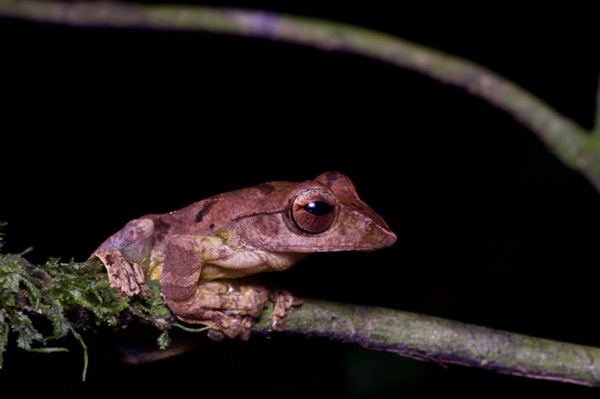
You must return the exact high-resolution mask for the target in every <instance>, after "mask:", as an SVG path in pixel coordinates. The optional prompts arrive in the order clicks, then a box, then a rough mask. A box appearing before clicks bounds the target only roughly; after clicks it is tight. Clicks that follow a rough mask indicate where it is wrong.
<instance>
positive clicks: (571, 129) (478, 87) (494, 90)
mask: <svg viewBox="0 0 600 399" xmlns="http://www.w3.org/2000/svg"><path fill="white" fill-rule="evenodd" d="M0 15H4V16H8V17H13V18H21V19H26V20H33V21H39V22H46V23H57V24H64V25H72V26H82V27H119V28H147V29H161V30H169V29H170V30H190V31H205V32H212V33H221V34H231V35H239V36H249V37H259V38H265V39H271V40H277V41H283V42H290V43H296V44H303V45H306V46H311V47H316V48H320V49H323V50H330V51H343V52H348V53H355V54H359V55H363V56H367V57H371V58H374V59H377V60H380V61H383V62H387V63H390V64H393V65H396V66H399V67H402V68H407V69H411V70H414V71H417V72H419V73H422V74H424V75H427V76H430V77H432V78H434V79H437V80H439V81H441V82H444V83H448V84H452V85H455V86H457V87H460V88H463V89H465V90H466V91H468V92H469V93H471V94H473V95H476V96H479V97H481V98H483V99H484V100H486V101H488V102H489V103H491V104H493V105H495V106H497V107H498V108H500V109H503V110H504V111H506V112H507V113H509V114H510V115H512V116H513V117H514V118H515V119H516V120H518V121H519V122H520V123H522V124H523V125H525V126H527V127H528V128H529V129H531V131H533V132H534V133H535V134H536V135H537V136H538V138H539V139H540V140H541V141H542V142H543V143H545V144H546V146H547V147H548V148H549V149H550V150H551V151H553V153H554V154H555V155H556V156H557V157H558V158H559V159H560V160H561V161H562V162H563V163H565V164H566V165H567V166H569V167H571V168H573V169H575V170H577V171H578V172H580V173H581V174H583V175H584V176H585V177H587V179H588V180H589V181H590V183H591V184H592V185H593V186H594V187H595V188H596V190H597V191H600V138H599V137H600V133H599V132H598V131H599V129H600V128H599V127H596V128H595V129H594V130H593V132H594V133H595V134H591V133H592V132H588V131H587V130H586V129H584V128H582V127H581V126H579V125H578V124H577V123H575V122H574V121H572V120H571V119H569V118H567V117H565V116H563V115H561V114H559V113H558V112H556V111H555V110H554V109H552V108H551V107H550V106H548V105H547V104H546V103H544V102H543V101H542V100H540V99H539V98H537V97H536V96H534V95H533V94H531V93H529V92H528V91H526V90H524V89H523V88H521V87H519V86H518V85H516V84H514V83H512V82H510V81H508V80H506V79H504V78H503V77H501V76H499V75H497V74H496V73H494V72H492V71H490V70H487V69H486V68H484V67H482V66H479V65H477V64H475V63H473V62H470V61H468V60H465V59H462V58H459V57H456V56H452V55H449V54H445V53H443V52H441V51H437V50H434V49H431V48H427V47H424V46H420V45H417V44H414V43H411V42H409V41H406V40H402V39H400V38H397V37H394V36H391V35H388V34H385V33H382V32H377V31H373V30H368V29H364V28H360V27H357V26H351V25H347V24H343V23H337V22H333V21H327V20H319V19H313V18H303V17H297V16H291V15H284V14H278V13H272V12H265V11H251V10H241V9H231V8H214V7H205V6H190V5H144V4H133V3H130V4H128V3H116V2H115V3H112V2H87V1H86V2H59V1H33V0H0ZM598 109H599V110H598V111H597V114H600V106H599V108H598ZM596 125H597V126H598V125H600V122H598V115H597V116H596Z"/></svg>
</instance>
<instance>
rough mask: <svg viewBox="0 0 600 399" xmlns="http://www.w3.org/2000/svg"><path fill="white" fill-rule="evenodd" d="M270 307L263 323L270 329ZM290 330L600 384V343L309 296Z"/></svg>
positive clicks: (455, 361) (428, 357) (524, 373)
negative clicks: (568, 340) (554, 338)
mask: <svg viewBox="0 0 600 399" xmlns="http://www.w3.org/2000/svg"><path fill="white" fill-rule="evenodd" d="M269 322H270V312H264V313H263V315H262V318H261V320H260V322H259V324H258V325H257V329H258V330H259V331H262V332H265V331H266V330H267V329H268V327H269ZM286 331H288V332H293V333H299V334H302V335H305V336H319V337H327V338H331V339H334V340H340V341H343V342H351V343H355V344H358V345H360V346H362V347H365V348H368V349H374V350H380V351H387V352H394V353H397V354H399V355H401V356H406V357H410V358H415V359H420V360H430V361H435V362H439V363H444V364H445V363H452V364H460V365H463V366H469V367H477V368H481V369H486V370H492V371H495V372H499V373H503V374H511V375H516V376H524V377H528V378H536V379H544V380H555V381H562V382H568V383H573V384H580V385H587V386H591V387H600V348H595V347H590V346H584V345H576V344H570V343H564V342H558V341H552V340H548V339H543V338H536V337H530V336H526V335H521V334H515V333H511V332H507V331H500V330H494V329H491V328H487V327H481V326H476V325H472V324H466V323H461V322H457V321H452V320H447V319H442V318H438V317H432V316H426V315H421V314H415V313H410V312H403V311H399V310H393V309H386V308H379V307H369V306H357V305H350V304H338V303H332V302H326V301H317V300H313V299H310V300H305V301H304V304H303V305H302V306H300V307H299V308H294V309H293V310H292V312H291V313H290V315H289V316H288V319H287V321H286Z"/></svg>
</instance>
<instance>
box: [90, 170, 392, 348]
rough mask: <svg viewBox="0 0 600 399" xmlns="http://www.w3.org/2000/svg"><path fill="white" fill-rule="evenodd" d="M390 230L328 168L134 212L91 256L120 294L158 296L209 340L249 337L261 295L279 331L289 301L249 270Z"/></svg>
mask: <svg viewBox="0 0 600 399" xmlns="http://www.w3.org/2000/svg"><path fill="white" fill-rule="evenodd" d="M395 241H396V235H395V234H394V233H393V232H392V231H391V230H390V228H389V227H388V226H387V224H386V223H385V221H384V220H383V219H382V218H381V216H379V215H378V214H377V213H375V212H374V211H373V210H372V209H371V208H369V206H367V205H366V204H365V203H364V202H362V201H361V200H360V199H359V197H358V195H357V194H356V190H355V188H354V185H353V183H352V181H351V180H350V179H349V178H348V177H346V176H345V175H343V174H341V173H339V172H326V173H323V174H321V175H319V176H317V177H316V178H315V179H314V180H309V181H304V182H284V181H274V182H269V183H264V184H259V185H257V186H254V187H250V188H244V189H241V190H236V191H231V192H226V193H223V194H219V195H215V196H213V197H210V198H207V199H204V200H201V201H198V202H196V203H194V204H192V205H189V206H187V207H185V208H182V209H180V210H177V211H173V212H169V213H166V214H151V215H146V216H143V217H141V218H139V219H134V220H132V221H130V222H129V223H127V224H126V225H125V227H123V228H122V229H121V230H120V231H118V232H117V233H115V234H114V235H112V236H111V237H109V238H108V239H107V240H106V241H104V242H103V243H102V244H101V245H100V246H99V247H98V248H97V249H96V250H95V251H94V252H93V254H92V255H91V258H94V257H97V258H98V259H100V260H101V261H102V262H103V263H104V265H105V266H106V269H107V272H108V278H109V281H110V284H111V286H112V287H113V288H115V289H116V290H117V291H118V292H119V293H120V294H121V295H122V296H125V297H127V296H132V295H136V294H143V293H145V292H146V286H145V284H144V282H145V280H146V279H154V280H160V287H161V294H162V296H163V298H164V300H165V303H166V304H167V306H168V307H169V309H170V310H171V312H172V313H173V314H174V315H175V316H176V317H177V318H178V319H180V320H182V321H185V322H189V323H197V324H205V325H212V326H213V327H212V330H211V331H212V333H213V334H212V336H213V338H220V337H222V336H223V335H226V336H228V337H231V338H234V337H238V338H242V339H247V338H248V336H249V334H250V328H251V327H252V323H253V322H254V320H255V319H256V318H257V317H258V316H260V314H261V312H262V310H263V308H264V307H265V306H266V304H267V303H268V301H269V299H271V300H272V301H273V302H274V311H273V320H272V328H273V329H274V330H282V329H283V328H284V327H283V326H284V320H285V317H286V315H287V313H288V311H289V309H290V307H291V306H292V305H293V304H294V298H293V297H292V296H291V295H290V294H289V293H287V292H285V291H276V292H273V291H272V290H269V289H267V288H266V287H265V286H263V285H262V284H260V283H258V282H257V281H255V280H253V278H252V276H251V277H246V276H250V275H253V274H256V273H262V272H267V271H281V270H285V269H287V268H289V267H290V266H292V265H293V264H295V263H296V262H297V261H298V260H300V259H302V258H303V257H304V256H306V255H308V254H311V253H315V252H329V251H351V250H352V251H373V250H376V249H379V248H385V247H389V246H390V245H392V244H393V243H394V242H395Z"/></svg>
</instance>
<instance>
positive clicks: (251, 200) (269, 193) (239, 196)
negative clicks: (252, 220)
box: [148, 181, 298, 234]
mask: <svg viewBox="0 0 600 399" xmlns="http://www.w3.org/2000/svg"><path fill="white" fill-rule="evenodd" d="M297 185H298V183H292V182H278V181H276V182H270V183H263V184H259V185H256V186H253V187H248V188H243V189H239V190H235V191H229V192H226V193H222V194H218V195H215V196H212V197H209V198H206V199H203V200H200V201H198V202H195V203H193V204H191V205H189V206H186V207H185V208H181V209H179V210H176V211H173V212H170V213H167V214H163V215H148V217H150V218H152V219H153V220H154V223H155V225H156V227H155V228H156V229H157V230H158V232H159V233H160V231H161V230H168V231H169V233H170V234H189V233H195V234H210V233H211V232H216V231H219V230H221V229H223V228H224V227H226V226H227V225H229V224H230V223H234V222H235V221H237V220H239V219H242V218H244V217H247V216H252V215H258V214H266V213H277V212H281V211H282V210H283V209H285V208H286V207H287V206H288V202H289V198H288V197H289V196H290V193H291V192H293V190H294V188H295V187H297Z"/></svg>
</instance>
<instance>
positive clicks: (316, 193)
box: [291, 189, 337, 234]
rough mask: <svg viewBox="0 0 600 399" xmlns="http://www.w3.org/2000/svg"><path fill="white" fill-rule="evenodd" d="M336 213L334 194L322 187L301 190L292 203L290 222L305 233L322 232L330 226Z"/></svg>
mask: <svg viewBox="0 0 600 399" xmlns="http://www.w3.org/2000/svg"><path fill="white" fill-rule="evenodd" d="M336 215H337V202H336V200H335V196H334V195H333V194H331V193H330V192H329V191H326V190H323V189H309V190H305V191H302V192H301V193H300V194H298V195H297V196H296V198H294V202H293V203H292V208H291V219H292V222H293V223H294V225H296V227H298V228H299V229H300V230H302V231H304V232H306V233H313V234H316V233H322V232H324V231H325V230H327V229H328V228H330V227H331V225H332V224H333V222H334V220H335V217H336Z"/></svg>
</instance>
